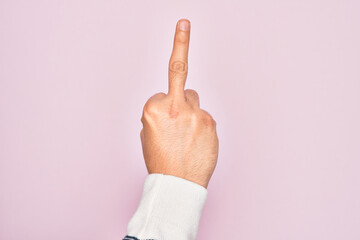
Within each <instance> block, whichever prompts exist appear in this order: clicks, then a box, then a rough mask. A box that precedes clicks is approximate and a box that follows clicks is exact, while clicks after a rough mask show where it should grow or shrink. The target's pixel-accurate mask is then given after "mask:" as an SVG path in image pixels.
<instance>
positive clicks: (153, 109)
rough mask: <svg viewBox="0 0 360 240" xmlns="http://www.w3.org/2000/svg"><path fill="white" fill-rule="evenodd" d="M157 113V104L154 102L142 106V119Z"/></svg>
mask: <svg viewBox="0 0 360 240" xmlns="http://www.w3.org/2000/svg"><path fill="white" fill-rule="evenodd" d="M158 112H159V107H158V104H156V103H155V102H154V101H151V100H149V101H147V102H146V103H145V106H144V110H143V117H144V118H146V117H148V116H154V115H156V114H157V113H158Z"/></svg>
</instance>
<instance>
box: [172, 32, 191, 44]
mask: <svg viewBox="0 0 360 240" xmlns="http://www.w3.org/2000/svg"><path fill="white" fill-rule="evenodd" d="M174 43H175V44H179V45H187V43H188V38H187V36H186V35H184V34H179V33H178V34H176V37H175V39H174Z"/></svg>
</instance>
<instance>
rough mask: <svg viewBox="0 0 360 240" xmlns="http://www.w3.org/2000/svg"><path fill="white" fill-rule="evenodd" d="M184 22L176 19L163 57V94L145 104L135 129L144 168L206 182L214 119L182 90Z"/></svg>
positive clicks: (214, 148) (213, 151) (213, 152)
mask: <svg viewBox="0 0 360 240" xmlns="http://www.w3.org/2000/svg"><path fill="white" fill-rule="evenodd" d="M189 40H190V22H189V21H188V20H186V19H182V20H179V21H178V23H177V26H176V32H175V38H174V46H173V51H172V54H171V58H170V62H169V90H168V94H165V93H157V94H155V95H153V96H152V97H151V98H150V99H149V100H148V101H147V102H146V104H145V106H144V109H143V115H142V118H141V122H142V123H143V129H142V130H141V132H140V137H141V142H142V148H143V154H144V159H145V163H146V167H147V169H148V172H149V173H150V174H151V173H162V174H165V175H173V176H176V177H180V178H184V179H186V180H189V181H192V182H194V183H197V184H200V185H202V186H203V187H205V188H207V186H208V183H209V181H210V178H211V176H212V174H213V172H214V169H215V166H216V162H217V158H218V149H219V140H218V137H217V134H216V122H215V121H214V120H213V118H212V117H211V116H210V114H209V113H207V112H206V111H204V110H202V109H200V104H199V96H198V94H197V93H196V92H195V91H194V90H191V89H187V90H184V87H185V81H186V77H187V70H188V50H189Z"/></svg>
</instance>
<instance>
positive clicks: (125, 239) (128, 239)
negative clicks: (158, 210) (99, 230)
mask: <svg viewBox="0 0 360 240" xmlns="http://www.w3.org/2000/svg"><path fill="white" fill-rule="evenodd" d="M123 240H156V239H138V238H136V237H133V236H128V235H126V237H125V238H124V239H123Z"/></svg>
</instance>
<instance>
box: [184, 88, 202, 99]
mask: <svg viewBox="0 0 360 240" xmlns="http://www.w3.org/2000/svg"><path fill="white" fill-rule="evenodd" d="M185 93H186V94H189V95H192V96H193V97H194V98H199V94H198V93H197V92H196V91H195V90H194V89H186V90H185Z"/></svg>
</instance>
